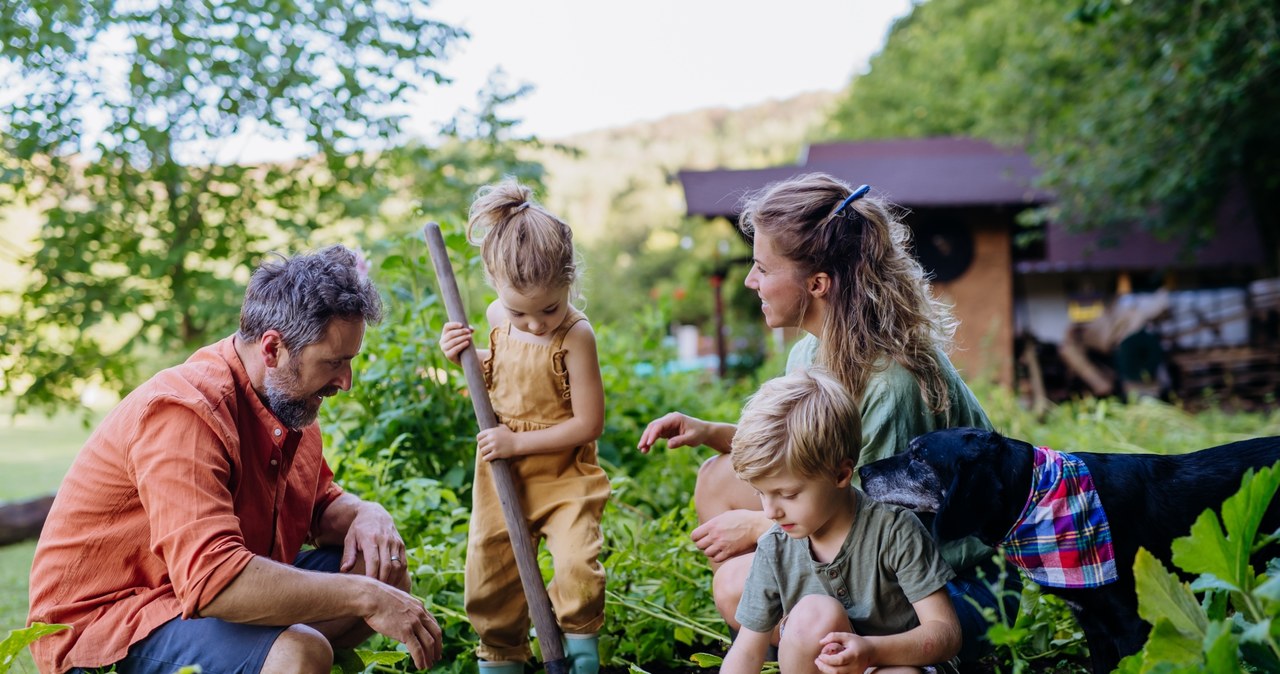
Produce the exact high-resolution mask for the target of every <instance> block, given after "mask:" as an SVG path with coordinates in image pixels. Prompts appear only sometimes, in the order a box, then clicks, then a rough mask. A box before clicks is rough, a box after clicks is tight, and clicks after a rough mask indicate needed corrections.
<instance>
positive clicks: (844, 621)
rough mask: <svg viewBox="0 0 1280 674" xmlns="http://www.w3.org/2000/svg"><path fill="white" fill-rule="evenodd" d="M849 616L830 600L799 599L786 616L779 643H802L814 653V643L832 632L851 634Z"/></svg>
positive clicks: (835, 602)
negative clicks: (784, 627)
mask: <svg viewBox="0 0 1280 674" xmlns="http://www.w3.org/2000/svg"><path fill="white" fill-rule="evenodd" d="M852 631H853V626H852V625H851V624H850V623H849V615H848V614H847V613H845V610H844V606H842V605H841V604H840V602H839V601H837V600H836V599H834V598H833V597H828V596H826V595H818V594H811V595H808V596H805V597H804V598H802V599H801V600H800V601H799V602H797V603H796V605H795V606H794V607H792V609H791V612H790V613H789V614H787V623H786V629H785V630H783V632H782V644H783V645H786V644H788V643H792V644H795V645H800V644H804V645H806V648H808V647H812V648H813V649H814V651H815V652H816V651H817V643H818V641H820V640H821V639H822V638H823V637H825V636H827V635H828V634H830V633H832V632H852Z"/></svg>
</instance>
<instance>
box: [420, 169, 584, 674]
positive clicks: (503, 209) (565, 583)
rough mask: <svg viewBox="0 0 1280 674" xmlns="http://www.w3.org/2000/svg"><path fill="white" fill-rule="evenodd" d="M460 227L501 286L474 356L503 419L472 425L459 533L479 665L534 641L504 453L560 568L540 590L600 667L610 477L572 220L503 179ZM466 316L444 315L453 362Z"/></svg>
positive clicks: (576, 653) (511, 672)
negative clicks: (501, 482)
mask: <svg viewBox="0 0 1280 674" xmlns="http://www.w3.org/2000/svg"><path fill="white" fill-rule="evenodd" d="M467 237H468V239H469V240H470V241H471V242H472V243H473V244H478V245H480V247H481V255H482V257H483V260H484V268H485V276H486V278H487V280H488V282H489V285H490V286H492V287H493V289H494V290H496V291H497V292H498V299H497V300H495V301H494V302H493V303H492V304H490V305H489V308H488V311H487V317H488V320H489V325H490V326H491V329H490V331H489V348H488V349H480V350H478V351H477V355H478V356H479V358H480V362H481V364H482V366H483V370H484V381H485V387H486V388H488V390H489V396H490V398H491V399H492V402H493V410H494V412H495V414H496V415H497V417H498V422H499V424H498V425H497V426H496V427H494V428H491V429H488V430H486V431H482V432H481V433H480V434H479V435H478V436H476V441H477V451H476V477H475V486H474V489H473V499H472V508H471V528H470V535H469V538H468V541H467V567H466V595H465V603H466V610H467V616H468V617H469V618H470V619H471V624H472V626H473V627H474V628H475V630H476V633H477V634H479V635H480V646H479V647H478V648H477V649H476V651H477V655H478V656H479V658H480V668H481V672H483V673H484V674H519V673H520V672H522V671H523V668H524V661H525V660H527V659H528V658H529V656H530V655H531V652H530V649H529V639H528V634H529V612H528V606H527V605H526V603H525V599H524V593H523V590H522V587H521V584H520V575H519V572H518V571H517V568H516V564H515V558H514V555H513V554H512V549H511V540H510V538H509V537H508V535H507V528H506V523H505V522H504V520H503V516H502V509H501V506H500V505H499V502H498V495H497V492H496V490H495V488H494V485H493V477H492V473H491V469H490V467H489V462H490V461H493V460H494V459H506V460H507V462H508V463H509V464H510V466H511V472H512V476H513V477H514V478H515V479H514V481H515V484H516V486H517V489H518V490H519V492H520V493H519V498H520V503H521V505H522V506H523V507H524V514H525V517H527V518H528V523H529V529H530V532H531V533H532V534H533V537H534V539H535V540H537V539H539V538H545V539H546V541H547V549H548V550H549V551H550V553H551V557H552V559H553V560H554V567H555V577H554V579H553V580H552V582H551V585H550V586H549V587H548V588H547V593H548V595H549V596H550V599H551V604H552V605H553V606H554V608H555V614H556V620H557V621H558V622H559V624H560V628H561V629H562V630H563V631H564V633H565V637H566V641H567V644H566V649H565V651H566V655H567V656H568V657H570V658H571V659H572V661H573V670H574V672H575V674H583V673H587V674H591V673H593V672H595V671H597V670H598V669H599V654H598V645H599V644H598V637H597V633H598V632H599V631H600V626H601V625H602V624H603V623H604V569H603V568H602V567H601V566H600V562H599V560H598V559H597V558H598V556H599V553H600V545H601V542H602V535H601V532H600V516H601V514H602V512H603V511H604V504H605V500H606V499H608V497H609V479H608V477H606V476H605V473H604V471H603V470H602V469H601V468H600V466H599V464H598V463H597V461H596V444H595V441H596V439H597V438H599V437H600V433H601V432H602V431H603V430H604V385H603V384H602V382H601V380H600V364H599V362H598V361H597V359H596V340H595V333H594V332H593V331H592V330H591V324H589V323H588V322H587V320H586V316H584V315H583V314H582V312H580V311H578V310H577V309H575V308H574V307H573V306H572V305H571V304H570V300H571V299H572V298H573V295H574V293H573V290H574V285H575V282H576V281H577V280H578V267H577V262H576V260H575V257H574V250H573V232H572V231H570V229H569V226H568V225H566V224H565V223H564V222H562V221H561V220H560V219H559V218H557V217H556V216H554V215H552V214H551V213H548V212H547V211H546V209H544V208H543V207H542V206H540V205H539V204H537V203H536V202H534V201H533V193H532V192H531V190H530V189H529V188H528V187H525V186H523V185H520V184H519V183H517V182H515V181H512V180H508V181H505V182H502V183H500V184H498V185H493V186H489V187H486V188H483V189H481V190H480V193H479V194H478V195H477V197H476V200H475V203H473V204H472V206H471V218H470V221H469V222H468V224H467ZM472 333H473V330H472V328H470V327H468V326H464V325H462V324H461V323H456V322H449V323H445V325H444V329H443V331H442V333H441V336H440V348H441V349H442V350H443V351H444V353H445V356H447V357H448V358H449V360H451V361H453V362H455V363H457V362H459V354H461V353H462V351H463V349H465V348H466V347H468V346H470V345H471V344H472Z"/></svg>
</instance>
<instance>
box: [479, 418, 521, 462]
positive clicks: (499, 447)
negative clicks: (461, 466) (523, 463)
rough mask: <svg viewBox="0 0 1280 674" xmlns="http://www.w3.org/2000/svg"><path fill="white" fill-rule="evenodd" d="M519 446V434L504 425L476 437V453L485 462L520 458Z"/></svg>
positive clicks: (481, 432)
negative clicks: (514, 457)
mask: <svg viewBox="0 0 1280 674" xmlns="http://www.w3.org/2000/svg"><path fill="white" fill-rule="evenodd" d="M519 446H520V441H519V439H518V437H517V433H516V432H515V431H513V430H511V429H510V428H507V427H506V426H504V425H502V424H498V425H497V426H494V427H493V428H490V429H487V430H483V431H480V433H479V435H476V451H478V452H479V453H480V458H481V459H484V460H485V461H493V460H494V459H510V458H511V457H513V456H519Z"/></svg>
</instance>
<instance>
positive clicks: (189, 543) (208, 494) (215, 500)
mask: <svg viewBox="0 0 1280 674" xmlns="http://www.w3.org/2000/svg"><path fill="white" fill-rule="evenodd" d="M136 428H137V429H138V434H137V436H136V437H135V438H134V440H133V441H132V442H131V443H130V447H131V450H130V452H131V455H130V457H129V464H130V466H131V468H132V470H133V471H134V473H135V475H136V484H137V485H138V497H139V500H140V501H141V503H142V507H143V509H144V510H146V512H147V519H148V521H149V523H150V529H151V531H150V534H151V551H152V552H153V553H154V554H155V555H156V556H157V557H158V558H160V560H162V562H163V563H164V565H165V567H166V568H167V570H168V573H169V576H170V581H171V582H172V584H173V591H174V595H175V596H176V597H177V599H178V601H179V603H180V604H181V606H182V615H183V617H184V618H191V617H196V616H198V615H199V611H200V608H201V607H203V606H204V605H206V604H208V603H209V602H210V601H212V600H213V598H214V597H216V596H217V595H218V593H219V592H221V591H222V589H223V588H225V587H226V586H227V585H228V584H229V583H230V582H231V581H232V580H233V579H235V577H236V576H238V575H239V574H240V572H241V571H243V570H244V568H245V567H246V566H248V564H249V562H250V560H252V559H253V556H254V555H253V553H252V552H250V551H249V550H248V549H247V548H246V547H245V544H244V538H243V536H242V534H241V531H240V518H239V516H237V514H236V512H235V506H234V500H233V497H232V493H231V491H230V489H229V488H228V484H230V481H231V479H232V476H233V475H235V474H238V473H239V472H240V471H239V470H238V469H237V466H234V465H233V464H232V459H231V456H232V455H233V454H235V453H234V452H231V451H229V448H228V438H229V437H231V436H230V435H229V434H228V433H225V432H220V431H221V429H220V428H219V422H218V420H217V419H216V418H215V417H213V416H212V415H210V414H205V413H202V411H201V410H198V409H193V408H192V407H190V406H188V405H186V404H183V403H180V402H177V401H174V400H169V399H165V398H157V399H156V400H154V401H152V402H151V404H150V405H149V406H148V408H147V410H146V413H145V415H144V416H143V418H142V419H141V420H140V423H139V424H138V425H137V426H136Z"/></svg>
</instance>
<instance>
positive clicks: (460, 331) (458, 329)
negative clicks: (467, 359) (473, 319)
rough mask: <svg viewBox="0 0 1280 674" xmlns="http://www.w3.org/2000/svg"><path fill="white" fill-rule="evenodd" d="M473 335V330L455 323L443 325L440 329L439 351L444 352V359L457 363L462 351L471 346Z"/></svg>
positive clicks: (450, 322)
mask: <svg viewBox="0 0 1280 674" xmlns="http://www.w3.org/2000/svg"><path fill="white" fill-rule="evenodd" d="M473 333H475V328H472V327H470V326H466V325H463V324H461V323H458V322H457V321H449V322H448V323H445V324H444V327H443V328H441V329H440V350H441V351H444V357H445V358H448V359H449V360H450V361H452V362H453V363H454V364H457V363H459V362H460V358H461V354H462V352H463V350H464V349H466V348H467V347H468V346H471V335H472V334H473Z"/></svg>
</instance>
